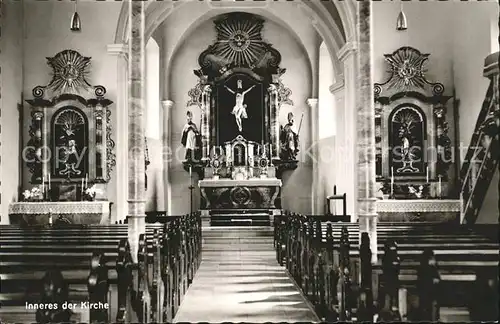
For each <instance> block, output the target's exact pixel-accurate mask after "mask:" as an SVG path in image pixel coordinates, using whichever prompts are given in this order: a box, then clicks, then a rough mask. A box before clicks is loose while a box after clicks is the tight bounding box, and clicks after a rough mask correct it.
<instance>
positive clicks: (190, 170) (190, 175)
mask: <svg viewBox="0 0 500 324" xmlns="http://www.w3.org/2000/svg"><path fill="white" fill-rule="evenodd" d="M192 177H193V167H192V166H189V179H191V178H192Z"/></svg>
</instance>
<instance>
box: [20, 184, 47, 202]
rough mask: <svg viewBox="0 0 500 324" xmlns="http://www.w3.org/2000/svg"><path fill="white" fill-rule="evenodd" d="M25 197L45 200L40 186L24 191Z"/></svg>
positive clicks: (26, 198) (30, 199) (27, 199)
mask: <svg viewBox="0 0 500 324" xmlns="http://www.w3.org/2000/svg"><path fill="white" fill-rule="evenodd" d="M23 198H24V200H25V201H39V200H43V192H42V190H41V189H40V188H39V187H33V188H31V190H24V191H23Z"/></svg>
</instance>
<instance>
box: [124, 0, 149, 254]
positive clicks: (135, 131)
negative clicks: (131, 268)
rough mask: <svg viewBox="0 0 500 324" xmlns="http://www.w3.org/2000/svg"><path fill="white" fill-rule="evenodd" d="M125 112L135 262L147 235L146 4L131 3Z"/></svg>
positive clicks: (130, 221) (130, 223) (141, 2)
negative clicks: (128, 76)
mask: <svg viewBox="0 0 500 324" xmlns="http://www.w3.org/2000/svg"><path fill="white" fill-rule="evenodd" d="M128 5H129V10H130V20H131V26H130V27H131V28H130V33H131V34H130V37H129V40H130V41H129V62H128V63H129V66H128V67H129V73H130V83H129V85H130V88H129V111H128V130H129V134H128V135H129V136H128V146H129V149H128V161H129V164H128V166H129V168H128V169H129V174H128V216H129V219H128V240H129V243H130V248H131V252H132V257H133V259H134V262H137V251H138V247H139V235H140V234H142V233H145V232H146V221H145V219H146V199H145V193H146V192H145V155H144V153H145V138H144V135H145V132H144V130H145V128H144V122H145V120H144V116H145V73H144V72H145V57H146V55H145V50H146V48H145V39H144V38H145V37H144V35H145V33H144V32H145V30H144V22H145V12H144V9H145V5H146V4H145V2H144V1H130V2H129V4H128Z"/></svg>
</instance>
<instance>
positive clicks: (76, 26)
mask: <svg viewBox="0 0 500 324" xmlns="http://www.w3.org/2000/svg"><path fill="white" fill-rule="evenodd" d="M77 3H78V0H75V12H74V13H73V16H71V27H70V30H71V31H72V32H80V31H81V26H82V22H81V21H80V15H78V12H77V11H76V5H77Z"/></svg>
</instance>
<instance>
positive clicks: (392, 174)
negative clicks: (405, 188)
mask: <svg viewBox="0 0 500 324" xmlns="http://www.w3.org/2000/svg"><path fill="white" fill-rule="evenodd" d="M391 183H394V167H391Z"/></svg>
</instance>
